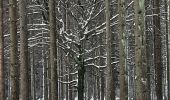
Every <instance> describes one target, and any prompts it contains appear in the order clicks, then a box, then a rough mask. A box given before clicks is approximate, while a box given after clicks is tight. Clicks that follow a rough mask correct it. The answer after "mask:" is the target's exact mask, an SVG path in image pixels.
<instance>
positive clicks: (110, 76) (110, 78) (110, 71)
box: [105, 0, 115, 100]
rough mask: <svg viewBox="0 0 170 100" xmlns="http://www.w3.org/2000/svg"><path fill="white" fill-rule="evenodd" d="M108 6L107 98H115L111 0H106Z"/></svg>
mask: <svg viewBox="0 0 170 100" xmlns="http://www.w3.org/2000/svg"><path fill="white" fill-rule="evenodd" d="M105 6H106V10H105V11H106V12H105V13H106V44H107V45H106V53H107V62H106V64H107V67H106V71H107V75H106V100H115V79H114V77H115V76H114V67H112V65H111V51H112V48H111V43H112V40H111V29H110V0H105Z"/></svg>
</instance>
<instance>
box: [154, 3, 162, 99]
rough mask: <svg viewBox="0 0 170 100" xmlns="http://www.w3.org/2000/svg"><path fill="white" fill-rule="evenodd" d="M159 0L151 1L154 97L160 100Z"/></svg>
mask: <svg viewBox="0 0 170 100" xmlns="http://www.w3.org/2000/svg"><path fill="white" fill-rule="evenodd" d="M159 5H160V0H154V1H153V7H154V9H153V13H154V16H153V25H154V63H155V64H154V65H155V73H156V80H155V81H156V96H157V100H162V99H163V97H162V74H163V73H162V64H161V62H162V61H161V32H160V8H159V7H160V6H159Z"/></svg>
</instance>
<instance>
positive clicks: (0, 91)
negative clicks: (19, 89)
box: [0, 0, 5, 100]
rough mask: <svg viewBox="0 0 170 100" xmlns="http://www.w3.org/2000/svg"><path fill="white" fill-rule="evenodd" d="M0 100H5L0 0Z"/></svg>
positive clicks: (1, 4)
mask: <svg viewBox="0 0 170 100" xmlns="http://www.w3.org/2000/svg"><path fill="white" fill-rule="evenodd" d="M0 100H5V75H4V38H3V0H0Z"/></svg>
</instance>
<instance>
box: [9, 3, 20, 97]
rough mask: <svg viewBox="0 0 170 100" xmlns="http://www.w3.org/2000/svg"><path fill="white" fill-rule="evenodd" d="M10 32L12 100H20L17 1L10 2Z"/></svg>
mask: <svg viewBox="0 0 170 100" xmlns="http://www.w3.org/2000/svg"><path fill="white" fill-rule="evenodd" d="M9 19H10V20H9V21H10V22H9V32H10V81H11V97H10V98H11V99H10V100H19V65H18V50H17V25H16V22H17V1H16V0H9Z"/></svg>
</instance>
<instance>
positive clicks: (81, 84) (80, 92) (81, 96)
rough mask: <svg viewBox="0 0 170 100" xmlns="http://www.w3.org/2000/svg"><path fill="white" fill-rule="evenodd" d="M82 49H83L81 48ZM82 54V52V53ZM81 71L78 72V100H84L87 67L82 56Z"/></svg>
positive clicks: (80, 60)
mask: <svg viewBox="0 0 170 100" xmlns="http://www.w3.org/2000/svg"><path fill="white" fill-rule="evenodd" d="M80 49H81V48H80ZM80 54H82V53H81V51H80ZM79 67H80V68H79V70H78V88H77V89H78V100H84V79H85V78H84V75H85V67H84V61H83V57H82V55H80V57H79Z"/></svg>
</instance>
